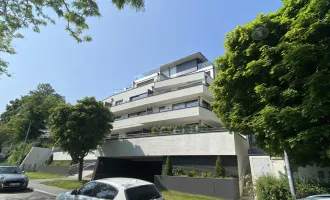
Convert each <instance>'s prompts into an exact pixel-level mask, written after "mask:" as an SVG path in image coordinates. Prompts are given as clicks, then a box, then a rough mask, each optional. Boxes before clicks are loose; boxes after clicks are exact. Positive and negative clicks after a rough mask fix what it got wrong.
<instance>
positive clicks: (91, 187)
mask: <svg viewBox="0 0 330 200" xmlns="http://www.w3.org/2000/svg"><path fill="white" fill-rule="evenodd" d="M96 186H97V183H96V182H89V183H87V184H85V185H84V186H82V187H81V188H80V189H79V191H78V194H80V195H84V196H89V197H94V195H95V193H94V191H95V188H96Z"/></svg>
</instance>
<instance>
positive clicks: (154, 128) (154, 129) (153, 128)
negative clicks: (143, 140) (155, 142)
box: [151, 127, 159, 133]
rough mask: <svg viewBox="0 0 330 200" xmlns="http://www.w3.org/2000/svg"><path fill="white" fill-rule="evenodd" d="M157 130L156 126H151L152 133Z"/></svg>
mask: <svg viewBox="0 0 330 200" xmlns="http://www.w3.org/2000/svg"><path fill="white" fill-rule="evenodd" d="M158 131H159V130H158V128H157V127H152V128H151V132H152V133H157V132H158Z"/></svg>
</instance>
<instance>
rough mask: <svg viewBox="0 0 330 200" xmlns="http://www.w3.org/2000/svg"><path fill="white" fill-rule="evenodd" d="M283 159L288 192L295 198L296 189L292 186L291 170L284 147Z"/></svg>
mask: <svg viewBox="0 0 330 200" xmlns="http://www.w3.org/2000/svg"><path fill="white" fill-rule="evenodd" d="M284 161H285V167H286V172H287V174H288V181H289V186H290V192H291V195H292V197H293V199H296V191H295V188H294V181H293V176H292V172H291V167H290V161H289V156H288V154H287V152H286V151H285V149H284Z"/></svg>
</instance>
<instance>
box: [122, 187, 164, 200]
mask: <svg viewBox="0 0 330 200" xmlns="http://www.w3.org/2000/svg"><path fill="white" fill-rule="evenodd" d="M125 194H126V198H127V199H128V200H150V199H155V198H159V197H161V195H160V194H159V192H158V190H157V189H156V187H155V186H154V185H143V186H139V187H134V188H129V189H127V190H126V191H125Z"/></svg>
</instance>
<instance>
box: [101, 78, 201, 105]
mask: <svg viewBox="0 0 330 200" xmlns="http://www.w3.org/2000/svg"><path fill="white" fill-rule="evenodd" d="M198 85H203V83H202V82H199V83H193V84H190V85H186V86H182V87H178V88H172V89H168V90H164V91H162V92H158V93H157V94H148V95H147V96H145V97H141V98H136V99H133V100H132V99H131V100H126V101H123V102H121V103H120V104H117V105H116V104H115V102H114V103H112V104H110V103H106V106H109V107H115V106H119V105H123V104H126V103H130V102H133V101H138V100H141V99H145V98H148V97H152V96H157V95H160V94H165V93H168V92H174V91H177V90H183V89H186V88H190V87H195V86H198ZM205 86H206V85H205Z"/></svg>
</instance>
